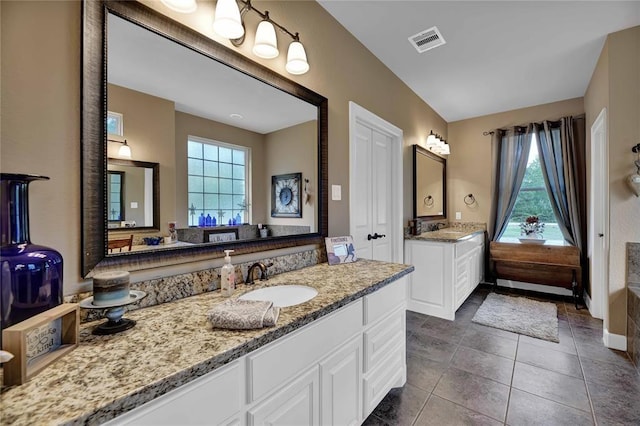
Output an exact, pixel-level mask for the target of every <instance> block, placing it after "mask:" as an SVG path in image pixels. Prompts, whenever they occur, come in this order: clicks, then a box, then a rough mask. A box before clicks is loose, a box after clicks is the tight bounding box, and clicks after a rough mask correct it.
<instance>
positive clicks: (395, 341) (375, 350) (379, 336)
mask: <svg viewBox="0 0 640 426" xmlns="http://www.w3.org/2000/svg"><path fill="white" fill-rule="evenodd" d="M404 324H405V311H404V310H403V309H402V310H399V311H396V312H394V313H393V314H392V315H390V316H389V317H388V318H386V319H384V320H382V321H380V323H379V324H376V325H375V326H373V327H371V329H370V330H368V331H366V332H365V333H364V371H365V372H367V371H369V370H370V369H371V368H373V367H375V366H376V365H378V364H379V363H380V361H381V360H382V359H384V358H386V357H387V356H389V354H391V353H392V352H393V351H394V350H397V349H399V348H402V347H403V345H404V339H405V333H404Z"/></svg>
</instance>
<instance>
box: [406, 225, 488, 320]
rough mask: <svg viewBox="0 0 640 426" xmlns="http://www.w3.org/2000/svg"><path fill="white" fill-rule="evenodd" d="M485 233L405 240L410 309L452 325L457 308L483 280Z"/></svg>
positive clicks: (447, 231)
mask: <svg viewBox="0 0 640 426" xmlns="http://www.w3.org/2000/svg"><path fill="white" fill-rule="evenodd" d="M484 250H485V244H484V229H480V228H474V229H467V230H464V229H457V228H444V229H441V230H438V231H432V232H424V233H422V234H420V235H415V236H409V237H406V240H405V250H404V260H405V263H408V264H412V265H415V273H413V274H411V276H410V277H409V287H408V290H407V293H408V297H407V309H408V310H410V311H414V312H419V313H421V314H426V315H431V316H435V317H439V318H444V319H447V320H451V321H453V320H454V319H455V313H456V311H457V310H458V308H459V307H460V306H461V305H462V304H463V303H464V301H465V300H466V299H467V298H468V297H469V295H470V294H471V293H472V292H473V290H474V289H475V288H476V287H477V286H478V284H479V283H480V282H481V281H482V280H483V279H484Z"/></svg>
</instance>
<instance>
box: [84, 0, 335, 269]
mask: <svg viewBox="0 0 640 426" xmlns="http://www.w3.org/2000/svg"><path fill="white" fill-rule="evenodd" d="M107 13H113V14H114V15H117V16H119V17H121V18H123V19H126V20H128V21H131V22H133V23H135V24H137V25H140V26H142V27H144V28H146V29H148V30H150V31H153V32H155V33H157V34H159V35H161V36H163V37H166V38H168V39H170V40H172V41H175V42H176V43H179V44H182V45H184V46H186V47H187V48H189V49H192V50H194V51H196V52H198V53H201V54H203V55H205V56H207V57H209V58H211V59H212V60H215V61H218V62H220V63H223V64H226V65H228V66H230V67H232V68H234V69H236V70H238V71H239V72H242V73H244V74H247V75H249V76H252V77H254V78H256V79H258V80H260V81H262V82H264V83H266V84H269V85H271V86H273V87H275V88H277V89H280V90H282V91H284V92H286V93H289V94H291V95H292V96H295V97H297V98H299V99H301V100H304V101H306V102H309V103H310V104H313V105H315V106H317V108H318V190H317V198H316V203H317V209H318V232H315V233H311V234H301V235H295V236H286V237H272V238H269V239H268V240H249V241H246V242H234V243H224V244H203V245H198V246H194V247H176V248H171V249H164V250H158V251H142V252H132V253H118V254H117V255H109V256H107V223H108V217H107V211H106V210H107V209H106V203H107V179H106V177H107V133H106V128H105V123H106V114H107V98H106V93H107V63H106V55H107V45H106V29H107V19H106V17H107ZM327 104H328V101H327V99H326V98H325V97H324V96H322V95H319V94H317V93H315V92H313V91H311V90H309V89H307V88H306V87H304V86H301V85H300V84H298V83H296V82H294V81H291V80H289V79H287V78H285V77H283V76H282V75H280V74H278V73H276V72H274V71H272V70H270V69H268V68H266V67H264V66H262V65H260V64H257V63H255V62H253V61H251V60H250V59H248V58H246V57H245V56H243V55H241V54H240V53H238V52H235V51H233V50H231V49H229V48H227V47H225V46H223V45H221V44H220V43H217V42H215V41H213V40H211V39H209V38H207V37H206V36H204V35H203V34H200V33H198V32H197V31H195V30H192V29H190V28H189V27H187V26H185V25H183V24H181V23H179V22H177V21H174V20H172V19H171V18H169V17H167V16H165V15H162V14H161V13H158V12H156V11H154V10H153V9H150V8H149V7H147V6H145V5H143V4H141V3H138V2H133V1H118V0H101V1H93V0H86V1H84V2H83V45H82V102H81V106H82V124H81V125H82V129H81V136H82V157H81V158H82V172H81V178H82V203H81V209H82V260H81V268H82V270H81V274H82V276H83V277H90V276H91V274H92V271H93V270H94V269H96V268H99V269H100V268H106V269H114V268H121V269H125V270H133V269H142V268H145V267H148V268H149V267H156V266H162V265H166V264H175V263H179V262H180V261H193V260H198V259H206V258H211V257H222V256H224V253H223V250H225V249H233V250H235V254H243V253H252V252H258V251H264V250H271V249H278V248H285V247H293V246H300V245H306V244H322V243H323V242H324V237H326V236H327V235H328V228H329V226H328V206H327V186H328V181H327V169H328V164H327V145H328V120H327V117H328V115H327V111H328V105H327ZM181 259H182V260H181ZM141 265H142V266H141Z"/></svg>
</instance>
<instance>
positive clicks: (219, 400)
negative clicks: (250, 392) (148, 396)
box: [107, 360, 244, 425]
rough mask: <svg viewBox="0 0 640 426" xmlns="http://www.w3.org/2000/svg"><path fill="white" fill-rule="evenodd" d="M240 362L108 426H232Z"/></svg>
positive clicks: (239, 385)
mask: <svg viewBox="0 0 640 426" xmlns="http://www.w3.org/2000/svg"><path fill="white" fill-rule="evenodd" d="M241 363H242V360H237V361H235V362H233V363H231V364H229V365H228V366H225V367H221V368H220V369H219V370H216V371H213V372H211V373H209V374H207V375H205V376H203V377H200V378H198V379H195V380H193V381H192V382H189V383H187V384H186V385H184V386H182V387H180V388H178V389H175V390H173V391H171V392H169V393H167V394H166V395H163V396H161V397H159V398H157V399H154V400H153V401H150V402H148V403H146V404H144V405H143V406H141V407H139V408H136V409H134V410H133V411H130V412H129V413H126V414H124V415H122V416H119V417H116V418H115V419H114V420H112V421H110V422H108V423H107V424H112V425H125V424H135V425H176V424H180V425H201V424H222V423H223V422H224V423H225V424H227V423H230V424H234V420H237V417H236V418H230V417H231V416H233V415H234V414H236V413H238V412H239V411H240V409H241V407H242V383H243V382H244V377H243V375H242V373H243V369H242V368H241Z"/></svg>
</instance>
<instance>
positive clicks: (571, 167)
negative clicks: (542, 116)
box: [533, 117, 586, 254]
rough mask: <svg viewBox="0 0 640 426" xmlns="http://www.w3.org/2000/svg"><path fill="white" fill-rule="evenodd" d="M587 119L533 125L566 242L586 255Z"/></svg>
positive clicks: (553, 202) (551, 196) (566, 118)
mask: <svg viewBox="0 0 640 426" xmlns="http://www.w3.org/2000/svg"><path fill="white" fill-rule="evenodd" d="M580 126H581V127H582V128H583V129H584V117H580V118H577V119H574V118H573V117H563V118H561V119H560V120H559V121H544V122H542V123H535V124H533V130H534V132H535V134H536V138H537V140H538V152H539V155H540V165H541V168H542V175H543V176H544V181H545V185H546V187H547V192H548V193H549V198H550V199H551V207H552V208H553V212H554V213H555V215H556V219H557V220H558V227H559V228H560V231H561V232H562V235H563V236H564V239H565V240H566V241H567V242H568V243H569V244H571V245H575V246H576V247H578V249H579V250H580V253H581V254H582V253H584V251H585V248H586V246H585V239H586V235H585V234H586V232H585V220H584V218H586V211H585V210H586V203H585V198H586V197H585V180H586V176H585V170H584V169H585V166H584V164H585V159H584V144H585V141H584V130H583V131H580Z"/></svg>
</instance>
